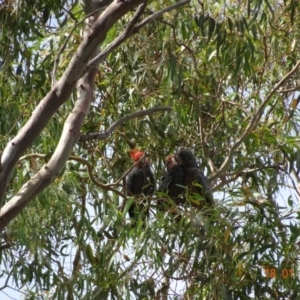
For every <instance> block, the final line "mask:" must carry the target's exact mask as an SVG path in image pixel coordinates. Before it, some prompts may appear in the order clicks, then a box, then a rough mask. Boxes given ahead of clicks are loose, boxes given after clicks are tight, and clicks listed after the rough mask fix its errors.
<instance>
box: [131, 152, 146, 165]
mask: <svg viewBox="0 0 300 300" xmlns="http://www.w3.org/2000/svg"><path fill="white" fill-rule="evenodd" d="M130 157H131V159H132V160H133V161H134V162H135V163H138V165H139V166H145V165H146V164H148V163H149V161H148V160H147V159H146V158H145V152H143V151H140V150H137V149H132V150H130Z"/></svg>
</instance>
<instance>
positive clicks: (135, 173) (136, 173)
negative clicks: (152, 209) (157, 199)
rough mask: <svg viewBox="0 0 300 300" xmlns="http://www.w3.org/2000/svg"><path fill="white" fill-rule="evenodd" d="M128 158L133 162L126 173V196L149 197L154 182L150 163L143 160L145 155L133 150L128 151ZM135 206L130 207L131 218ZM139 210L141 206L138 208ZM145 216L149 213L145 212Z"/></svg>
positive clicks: (152, 190) (133, 204) (134, 204)
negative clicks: (131, 167)
mask: <svg viewBox="0 0 300 300" xmlns="http://www.w3.org/2000/svg"><path fill="white" fill-rule="evenodd" d="M130 157H131V159H132V160H133V163H134V165H135V166H134V167H133V169H132V170H131V171H130V172H129V173H128V175H127V178H126V194H127V195H128V196H142V195H145V196H149V195H152V194H153V192H154V186H155V180H154V177H153V173H152V171H151V168H150V162H149V160H148V159H146V158H145V153H144V152H143V151H139V150H136V149H133V150H131V151H130ZM136 207H137V204H136V203H135V202H133V203H132V205H131V206H130V208H129V210H128V213H129V216H130V217H131V218H134V217H135V210H136ZM139 208H140V209H139V210H141V209H142V208H143V205H142V204H141V206H140V207H139ZM145 214H146V215H148V214H149V212H145Z"/></svg>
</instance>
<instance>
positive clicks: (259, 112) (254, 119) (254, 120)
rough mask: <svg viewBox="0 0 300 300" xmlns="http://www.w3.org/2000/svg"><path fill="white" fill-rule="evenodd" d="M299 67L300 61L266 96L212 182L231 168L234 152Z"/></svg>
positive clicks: (211, 176) (214, 174)
mask: <svg viewBox="0 0 300 300" xmlns="http://www.w3.org/2000/svg"><path fill="white" fill-rule="evenodd" d="M299 66H300V61H298V62H297V64H296V65H295V67H294V68H293V69H292V70H291V71H290V72H289V73H287V74H286V75H285V76H284V77H283V78H282V79H281V80H280V81H279V82H278V83H277V84H276V85H275V87H274V88H273V89H272V90H271V92H270V93H269V94H268V95H267V96H266V98H265V100H264V101H263V102H262V103H261V105H260V106H259V107H258V109H257V111H256V113H255V114H254V115H253V116H252V118H251V121H250V122H249V124H248V126H247V127H246V129H245V131H244V132H243V134H242V135H241V136H240V138H238V140H237V141H236V142H235V143H234V144H233V145H232V147H231V148H230V150H229V153H228V155H227V157H226V158H225V160H224V162H223V164H222V165H221V167H220V169H219V170H218V171H217V172H215V173H213V174H212V175H210V176H209V179H210V180H214V179H215V178H217V177H218V176H219V175H220V174H222V173H223V172H224V171H225V170H226V169H227V167H228V166H229V164H230V163H231V161H232V157H233V155H234V151H235V150H236V148H237V147H238V146H239V145H240V144H241V143H242V142H243V141H244V140H245V138H246V137H247V136H248V134H249V133H250V132H251V130H252V129H253V127H254V126H255V125H256V124H257V123H258V122H259V120H260V118H261V116H262V114H263V112H264V108H265V107H266V105H267V104H268V102H269V100H270V99H271V97H272V96H273V95H274V94H275V93H276V92H277V91H278V89H279V88H280V87H281V86H282V85H283V83H284V82H285V81H286V80H287V79H288V78H289V77H290V76H292V75H293V74H294V73H295V72H296V71H297V70H298V68H299Z"/></svg>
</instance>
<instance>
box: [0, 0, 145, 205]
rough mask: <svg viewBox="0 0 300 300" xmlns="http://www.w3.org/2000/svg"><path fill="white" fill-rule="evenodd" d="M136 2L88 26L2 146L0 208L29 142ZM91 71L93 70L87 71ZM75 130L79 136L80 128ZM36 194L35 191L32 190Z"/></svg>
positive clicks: (112, 9) (109, 9)
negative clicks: (29, 112)
mask: <svg viewBox="0 0 300 300" xmlns="http://www.w3.org/2000/svg"><path fill="white" fill-rule="evenodd" d="M140 3H142V1H141V0H136V1H130V2H117V1H114V2H113V3H112V4H111V5H110V6H109V7H107V8H106V9H105V11H104V12H103V13H102V14H101V16H99V18H98V19H97V20H96V21H95V23H94V25H93V26H92V27H91V30H90V32H89V33H88V34H86V35H85V36H84V38H83V41H82V42H81V44H80V45H79V47H78V49H77V51H76V53H75V54H74V56H73V58H72V59H71V61H70V63H69V66H68V67H67V69H66V70H65V72H64V73H63V75H62V77H61V78H60V79H59V81H58V82H57V83H56V84H55V86H54V87H53V88H52V89H51V91H50V92H49V93H48V94H47V95H46V97H45V98H44V99H43V100H41V102H40V103H39V104H38V106H37V107H36V109H35V110H34V112H33V113H32V115H31V117H30V118H29V120H28V121H27V122H26V124H25V125H24V126H23V127H22V128H21V130H20V131H19V132H18V134H17V136H16V137H15V138H13V139H12V140H11V141H10V142H9V143H8V145H7V146H6V147H5V149H4V151H3V155H2V157H1V164H2V167H3V170H2V172H0V203H1V205H2V199H3V196H4V193H5V191H6V188H7V185H8V183H9V181H10V179H11V177H12V174H13V171H14V168H15V165H16V163H17V161H18V160H19V158H20V157H21V155H22V154H23V153H24V152H25V151H26V150H27V149H28V148H29V147H30V146H31V145H32V143H33V141H34V140H35V139H36V138H37V137H38V136H39V134H40V133H41V131H42V130H43V128H44V127H45V126H46V125H47V123H48V122H49V120H50V119H51V118H52V116H53V115H54V113H55V112H56V111H57V110H58V109H59V107H60V106H61V105H62V104H63V103H65V102H66V101H67V99H68V98H69V97H70V95H71V93H72V92H73V90H74V88H75V87H76V83H77V81H78V80H79V78H80V76H81V74H82V70H83V69H84V67H85V66H86V63H87V61H88V60H89V59H90V58H91V56H92V55H93V54H94V52H95V50H96V49H97V47H98V45H99V44H100V43H101V42H102V41H103V40H104V39H105V37H106V33H107V32H108V30H109V29H110V28H111V27H112V26H113V25H114V24H115V22H116V21H117V20H119V19H120V18H121V17H122V16H123V15H125V14H126V13H127V12H128V11H130V10H131V9H133V8H134V7H136V6H137V5H139V4H140ZM92 69H94V68H91V69H90V70H92ZM78 130H79V131H78V133H79V132H80V128H79V129H78ZM35 180H37V178H35ZM21 192H22V193H24V190H21ZM36 193H38V192H37V191H36ZM19 196H20V195H19ZM1 205H0V206H1Z"/></svg>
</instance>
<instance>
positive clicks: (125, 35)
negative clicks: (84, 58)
mask: <svg viewBox="0 0 300 300" xmlns="http://www.w3.org/2000/svg"><path fill="white" fill-rule="evenodd" d="M189 2H190V0H181V1H178V2H177V3H175V4H173V5H170V6H168V7H166V8H164V9H162V10H160V11H158V12H156V13H154V14H153V15H151V16H149V17H148V18H146V19H144V20H143V21H142V22H141V23H139V24H138V25H137V26H135V27H129V26H128V27H127V28H126V29H125V31H124V32H123V33H121V34H120V35H119V36H118V37H117V38H116V39H115V40H114V41H113V42H112V43H110V44H109V45H108V46H107V47H106V48H105V49H104V50H103V51H101V53H100V54H98V55H97V56H96V57H95V58H93V59H92V60H90V61H89V63H88V64H87V65H86V67H85V68H84V69H83V73H85V72H88V71H89V70H90V68H93V67H97V66H98V65H99V63H100V62H102V61H104V60H105V59H106V58H107V56H108V55H109V54H110V53H111V52H112V51H113V50H115V49H116V48H117V47H118V46H119V45H121V44H122V43H123V42H124V41H126V40H127V39H128V38H130V37H131V36H132V35H134V34H135V33H137V32H138V31H139V30H140V29H141V28H142V27H144V26H145V25H147V24H148V23H149V22H151V21H153V20H155V19H157V18H158V17H160V16H161V15H163V14H164V13H166V12H168V11H171V10H173V9H175V8H178V7H180V6H182V5H185V4H187V3H189ZM141 6H143V4H142V5H141ZM141 9H142V8H141ZM138 13H139V12H138V11H137V12H136V14H135V16H134V17H133V19H132V21H133V20H135V19H136V18H137V17H138ZM132 21H131V22H132Z"/></svg>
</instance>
